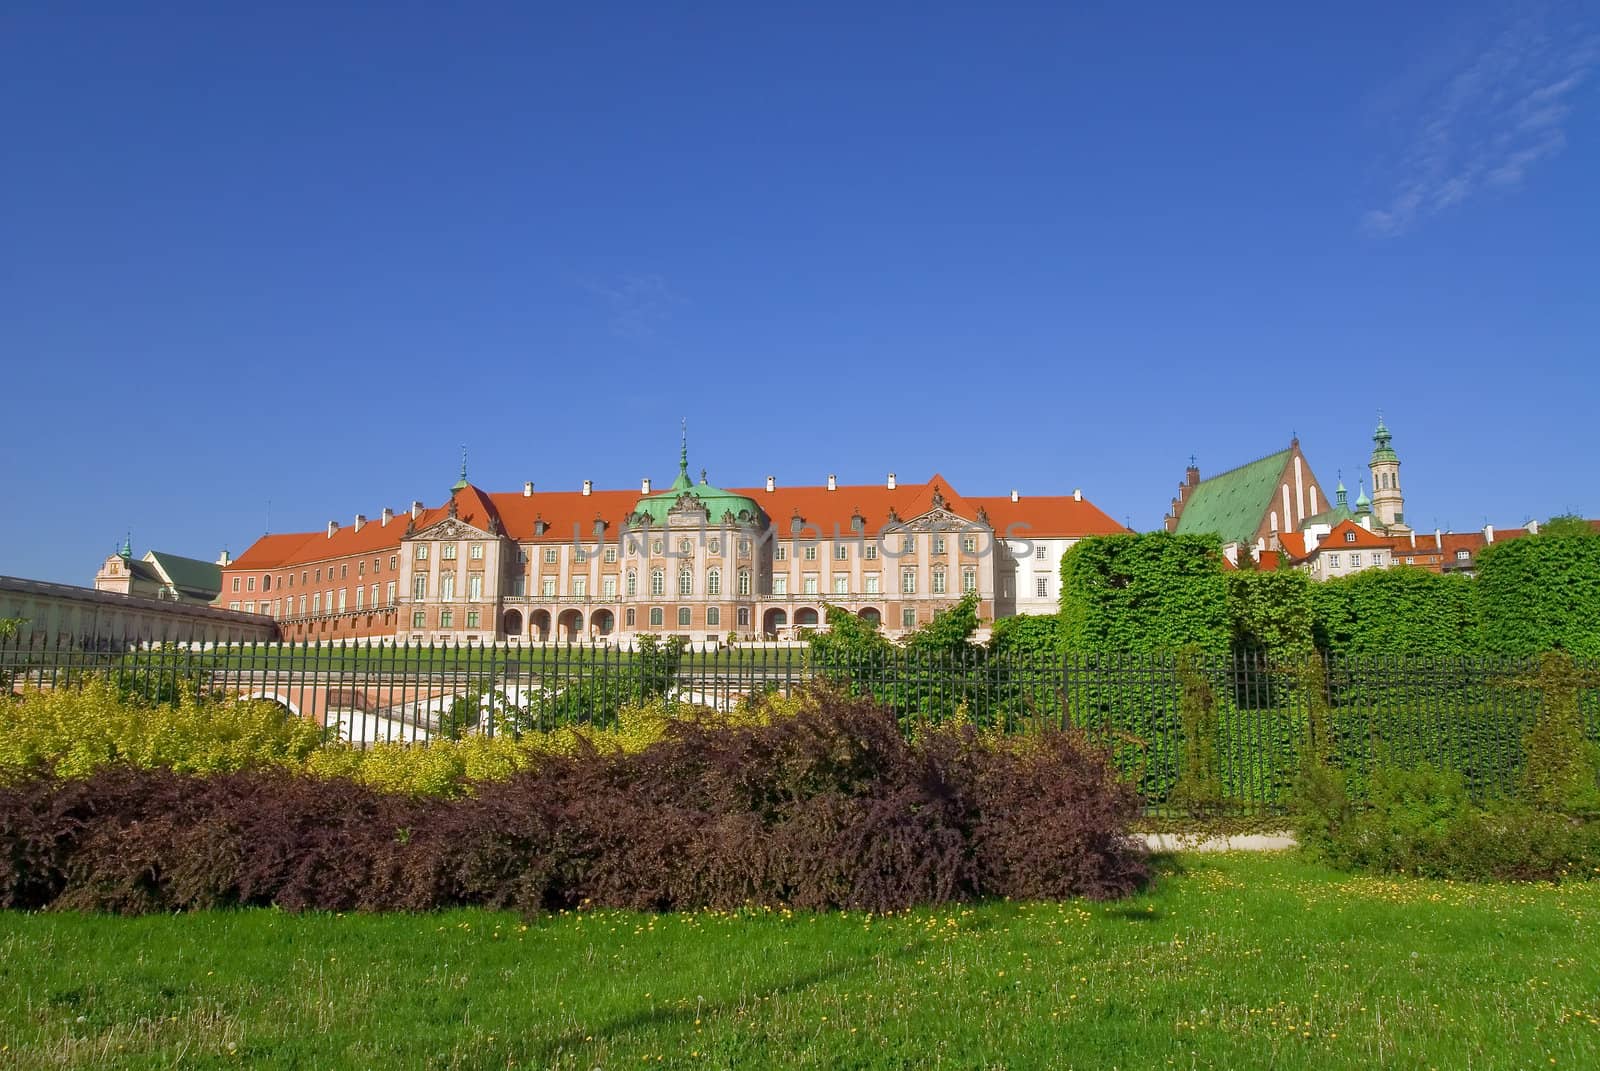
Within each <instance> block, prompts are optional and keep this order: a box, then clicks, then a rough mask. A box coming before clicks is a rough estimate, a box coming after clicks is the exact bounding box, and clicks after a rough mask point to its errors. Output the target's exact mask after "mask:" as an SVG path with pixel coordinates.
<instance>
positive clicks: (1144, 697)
mask: <svg viewBox="0 0 1600 1071" xmlns="http://www.w3.org/2000/svg"><path fill="white" fill-rule="evenodd" d="M1576 668H1577V669H1578V670H1579V671H1580V673H1579V676H1580V677H1581V679H1582V680H1584V681H1585V682H1587V683H1586V685H1585V686H1584V687H1581V688H1580V689H1579V696H1578V701H1579V705H1580V711H1581V715H1582V717H1583V718H1584V722H1585V725H1586V728H1587V731H1588V733H1589V736H1590V738H1591V739H1592V740H1600V663H1590V664H1580V665H1579V666H1577V667H1576ZM90 679H108V680H110V681H112V682H113V683H114V684H115V685H116V686H117V687H118V688H119V689H121V690H123V691H124V692H126V693H127V694H129V695H134V696H139V697H141V698H144V699H149V700H170V699H175V698H176V697H177V696H179V695H180V694H182V693H183V692H184V691H185V690H190V691H192V692H195V693H197V694H202V695H229V696H250V697H258V698H263V699H268V700H271V701H273V702H276V703H278V704H280V705H281V706H283V707H284V708H285V709H286V710H288V711H290V712H291V713H293V714H295V715H298V716H302V717H307V718H311V719H314V720H315V721H317V722H318V723H319V724H322V725H324V726H326V727H327V728H328V729H329V732H330V735H337V736H338V737H339V738H340V739H343V740H346V741H348V742H350V743H351V744H353V745H356V746H366V745H370V744H373V743H376V742H405V743H418V744H425V743H426V742H428V741H429V740H432V739H437V738H439V737H440V736H447V735H457V734H459V733H462V732H469V733H481V734H485V735H503V734H507V733H511V734H518V733H525V732H538V731H545V730H550V729H553V728H557V727H561V726H565V725H596V726H605V725H608V724H610V723H612V722H613V721H614V720H615V719H616V717H617V715H618V711H619V710H621V709H623V708H624V707H625V706H626V705H627V704H629V703H635V702H640V701H643V700H646V699H650V698H652V697H661V698H664V699H666V700H668V701H670V702H682V703H692V704H696V705H702V706H707V707H712V708H716V709H720V710H730V709H734V708H736V707H738V706H739V705H740V704H742V703H748V702H750V701H751V700H752V699H753V698H754V697H756V696H758V695H760V694H762V693H768V692H778V693H782V694H785V695H788V694H792V693H794V692H795V691H796V690H797V689H799V688H801V687H802V686H804V685H805V684H807V683H808V682H811V681H814V680H818V679H822V680H825V681H828V682H831V683H832V684H834V685H835V686H837V687H840V688H844V689H847V690H849V691H852V692H855V693H857V694H863V695H869V696H871V697H873V698H875V699H876V700H878V701H879V702H882V703H883V704H885V705H887V706H888V707H889V708H891V709H892V710H893V711H894V712H895V714H896V716H897V717H898V718H899V719H900V720H901V722H902V724H903V725H904V726H905V727H906V729H907V731H908V732H915V731H917V730H918V729H919V728H920V727H923V726H928V725H934V724H939V723H945V722H950V721H953V720H960V721H965V722H968V723H970V724H972V725H974V726H976V727H978V728H979V729H983V730H986V731H995V732H1012V733H1015V732H1026V731H1029V730H1030V729H1033V728H1037V727H1040V726H1059V725H1071V726H1075V727H1077V728H1080V729H1082V730H1084V731H1085V732H1086V733H1088V734H1089V735H1090V736H1091V737H1092V738H1093V739H1095V740H1096V741H1098V742H1099V743H1101V744H1102V745H1103V746H1105V747H1106V748H1107V749H1108V750H1109V751H1110V753H1111V754H1112V756H1113V758H1114V761H1115V762H1116V764H1117V766H1118V768H1119V769H1120V770H1122V771H1123V772H1124V773H1125V774H1126V775H1127V776H1128V777H1129V778H1131V779H1132V780H1133V781H1134V782H1135V784H1136V785H1137V786H1138V788H1139V791H1140V792H1141V794H1142V795H1143V797H1144V799H1145V800H1146V802H1147V804H1148V805H1149V806H1150V808H1151V809H1152V811H1153V812H1154V813H1157V814H1161V813H1178V812H1179V811H1180V810H1187V811H1193V810H1194V809H1195V807H1196V799H1197V797H1195V796H1194V795H1193V793H1192V791H1191V790H1192V788H1193V786H1192V785H1190V786H1188V787H1187V788H1186V787H1184V786H1183V785H1182V784H1181V782H1183V781H1184V779H1185V777H1186V775H1187V776H1189V777H1190V778H1193V777H1194V776H1195V775H1196V770H1195V769H1194V763H1195V759H1194V758H1193V756H1194V755H1198V754H1200V750H1198V749H1192V748H1191V746H1190V744H1191V741H1192V740H1193V739H1195V738H1196V734H1199V733H1204V734H1209V735H1210V736H1211V737H1212V742H1213V744H1214V747H1213V748H1211V749H1208V750H1209V753H1210V755H1211V757H1210V758H1209V759H1208V763H1209V765H1208V766H1207V768H1206V769H1205V770H1203V771H1199V773H1200V774H1202V775H1204V776H1203V780H1204V781H1205V782H1206V784H1208V785H1209V786H1210V788H1209V792H1210V795H1209V796H1205V797H1203V798H1201V799H1200V804H1201V805H1202V806H1203V809H1204V810H1205V811H1207V812H1208V813H1225V814H1244V815H1251V814H1269V813H1275V812H1277V811H1280V810H1281V809H1282V807H1283V806H1284V805H1285V803H1286V801H1287V799H1288V796H1289V793H1290V791H1291V789H1292V786H1293V783H1294V780H1295V778H1296V776H1297V773H1298V771H1299V769H1300V763H1301V761H1302V758H1303V757H1304V756H1305V755H1306V754H1307V749H1308V748H1309V747H1313V746H1315V747H1320V748H1321V749H1322V753H1324V754H1325V755H1326V756H1327V757H1328V758H1329V759H1331V760H1332V761H1333V762H1334V763H1335V764H1337V765H1339V766H1340V767H1342V768H1343V769H1344V770H1345V771H1346V775H1347V777H1348V778H1349V780H1350V782H1351V784H1352V786H1353V787H1354V788H1355V790H1356V791H1358V792H1359V791H1360V790H1361V789H1362V787H1363V786H1364V783H1365V778H1366V777H1367V776H1368V774H1369V772H1370V771H1371V770H1372V769H1373V768H1374V766H1375V765H1376V764H1378V763H1379V762H1380V761H1388V762H1395V763H1400V764H1412V763H1416V762H1424V761H1425V762H1431V763H1434V764H1436V765H1440V766H1445V767H1450V768H1453V769H1456V770H1460V771H1461V772H1462V774H1463V775H1464V777H1465V778H1466V781H1467V783H1468V785H1469V786H1470V787H1471V788H1472V790H1473V791H1474V792H1476V793H1478V794H1479V795H1484V796H1487V795H1492V794H1496V793H1506V792H1510V791H1513V790H1514V789H1515V787H1516V783H1517V778H1518V776H1519V773H1520V769H1521V764H1522V748H1523V745H1522V741H1523V738H1524V735H1525V734H1526V732H1527V729H1528V727H1529V726H1530V724H1531V723H1532V720H1533V718H1534V717H1536V716H1537V714H1538V712H1539V710H1540V709H1541V704H1543V703H1545V702H1546V701H1547V697H1546V696H1545V694H1544V692H1543V690H1542V687H1541V682H1540V676H1539V662H1538V660H1537V659H1503V658H1488V657H1485V658H1328V657H1316V658H1311V659H1305V660H1290V661H1273V660H1266V659H1258V658H1243V657H1204V656H1186V657H1176V656H1173V657H1168V656H1152V655H1137V656H1136V655H1117V654H1079V653H1072V654H1054V655H1053V654H995V653H991V652H987V651H983V650H981V649H968V650H963V651H961V652H957V653H949V654H946V653H928V652H925V651H917V650H913V649H908V648H894V649H891V650H887V651H878V652H875V653H873V654H872V655H870V656H860V657H853V658H852V657H839V658H832V659H822V658H820V657H819V656H818V655H817V654H815V653H813V651H812V650H810V649H809V648H806V647H803V646H797V645H762V644H754V645H739V646H733V647H728V646H710V647H706V648H699V647H690V648H685V649H682V650H679V649H677V648H676V647H671V646H660V647H650V646H649V645H645V646H642V647H637V648H629V647H626V646H566V645H554V644H551V645H531V646H529V645H523V646H516V645H504V644H470V645H459V646H457V645H428V644H423V645H415V644H405V643H397V644H381V645H380V644H372V645H328V644H240V645H202V644H148V643H146V644H138V645H130V644H128V643H126V642H122V641H117V642H113V641H105V640H98V639H92V638H90V639H67V638H64V637H59V638H55V639H44V638H34V637H27V636H20V637H11V638H9V639H3V640H0V690H4V691H13V692H18V691H24V690H26V689H29V688H60V687H66V686H72V685H75V684H77V683H79V682H82V681H86V680H90ZM1185 695H1188V696H1189V697H1190V698H1189V700H1188V702H1187V703H1186V702H1185V700H1184V697H1185ZM1197 697H1198V698H1197Z"/></svg>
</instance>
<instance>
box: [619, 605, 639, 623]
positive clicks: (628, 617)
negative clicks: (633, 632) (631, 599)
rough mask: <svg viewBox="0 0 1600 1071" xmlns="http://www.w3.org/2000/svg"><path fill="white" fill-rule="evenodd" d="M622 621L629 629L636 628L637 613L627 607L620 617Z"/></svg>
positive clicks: (637, 621)
mask: <svg viewBox="0 0 1600 1071" xmlns="http://www.w3.org/2000/svg"><path fill="white" fill-rule="evenodd" d="M622 620H623V621H625V622H626V623H627V625H628V627H629V628H634V627H636V626H637V625H638V624H639V611H637V610H635V609H634V608H633V607H631V606H630V607H628V609H627V611H626V612H625V613H624V614H623V615H622Z"/></svg>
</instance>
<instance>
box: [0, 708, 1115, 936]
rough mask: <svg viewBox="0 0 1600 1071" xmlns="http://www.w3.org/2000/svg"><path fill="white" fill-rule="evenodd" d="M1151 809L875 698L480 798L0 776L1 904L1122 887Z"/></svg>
mask: <svg viewBox="0 0 1600 1071" xmlns="http://www.w3.org/2000/svg"><path fill="white" fill-rule="evenodd" d="M1137 811H1138V802H1137V799H1136V798H1135V796H1134V795H1133V793H1132V791H1131V790H1130V789H1129V788H1127V787H1126V786H1124V785H1121V784H1120V783H1119V782H1118V781H1117V780H1116V778H1115V775H1114V774H1113V772H1112V771H1111V769H1110V768H1109V766H1108V765H1107V763H1106V761H1105V759H1104V757H1103V756H1102V755H1101V754H1099V753H1098V752H1095V751H1093V750H1091V749H1090V748H1088V747H1087V746H1086V745H1085V744H1084V743H1083V742H1082V741H1081V740H1080V739H1079V738H1078V737H1076V736H1072V735H1068V734H1063V733H1046V734H1042V735H1040V736H1038V737H1030V738H1019V739H1014V740H1006V741H1001V742H999V743H990V742H986V741H985V740H984V738H982V737H980V736H979V735H978V734H977V733H975V732H974V731H973V730H972V729H970V728H949V729H943V730H938V731H930V732H927V733H925V734H923V735H922V736H920V737H919V738H918V739H917V740H914V741H910V740H907V739H906V738H905V736H904V735H903V734H902V733H901V732H900V729H899V727H898V725H897V724H896V722H895V719H894V717H893V716H892V715H891V714H890V713H889V712H888V711H885V710H884V709H882V708H880V707H878V706H876V705H874V704H872V703H871V702H870V701H868V700H861V699H851V698H848V697H844V696H839V695H832V696H827V697H824V698H822V699H820V700H819V701H817V702H815V703H811V704H807V705H805V706H802V707H801V708H800V709H799V710H797V711H796V712H795V714H794V715H793V716H792V717H788V718H783V719H778V720H775V721H773V722H771V723H770V724H766V725H755V726H744V727H733V728H729V727H724V726H719V725H713V724H710V723H709V722H704V721H694V720H690V721H673V722H671V723H669V724H668V725H667V726H666V732H665V738H664V739H663V740H661V741H660V742H659V743H656V744H654V745H652V746H650V747H647V748H645V749H644V750H642V751H639V752H635V753H627V752H622V751H615V750H613V751H601V750H599V749H597V748H596V747H594V746H593V745H592V744H590V743H589V742H588V741H587V740H584V739H582V738H579V740H578V742H577V746H576V750H575V751H574V753H572V754H566V755H547V756H544V757H543V758H542V759H541V761H540V762H538V763H536V764H534V765H532V766H530V767H528V768H526V769H522V770H519V771H517V772H515V773H514V774H512V776H511V777H509V778H508V779H507V780H504V781H500V782H493V783H487V784H484V785H481V786H479V788H478V791H477V793H476V794H475V795H471V796H465V797H460V798H454V799H434V798H421V797H415V796H412V795H407V794H402V793H393V792H383V791H378V790H376V789H375V788H373V787H371V786H369V785H363V784H358V783H356V782H355V781H352V780H349V779H346V778H312V777H305V776H303V775H296V774H293V773H290V772H288V771H285V770H282V769H271V768H264V769H257V770H249V771H243V772H237V773H227V774H218V775H213V776H210V777H198V776H193V775H185V774H178V773H174V772H172V771H168V770H139V769H133V768H131V767H129V766H126V765H117V766H111V767H107V768H104V769H101V770H98V771H96V772H95V773H93V774H91V775H89V776H88V777H85V778H79V779H69V780H62V779H54V778H36V779H33V780H30V781H27V782H25V783H22V784H17V785H12V786H9V787H5V788H0V902H3V903H4V905H5V906H12V907H29V908H38V907H46V906H49V907H62V908H77V909H90V910H103V911H117V912H123V913H139V912H149V911H168V910H187V909H194V908H208V907H217V906H225V905H234V904H275V905H278V906H280V907H283V908H286V909H289V910H305V909H320V910H352V909H360V910H380V909H406V910H420V909H428V908H437V907H445V906H452V905H468V904H474V905H484V906H489V907H506V908H515V909H518V910H521V911H525V912H536V911H543V910H550V909H555V908H576V907H582V906H585V905H594V906H607V907H622V908H636V909H644V910H672V909H688V908H698V907H720V908H733V907H738V906H741V905H744V904H752V903H754V904H772V905H776V904H789V905H794V906H798V907H804V908H812V909H824V908H854V909H865V910H873V911H887V910H894V909H899V908H905V907H909V906H912V905H913V904H919V903H944V902H948V901H953V900H969V899H973V898H975V897H978V896H983V895H1007V896H1029V897H1034V896H1052V897H1056V896H1066V895H1087V896H1115V895H1119V894H1121V893H1125V892H1127V891H1129V890H1131V889H1132V888H1134V887H1135V886H1136V885H1138V884H1139V882H1141V881H1142V880H1143V879H1144V877H1145V868H1144V862H1143V857H1142V854H1141V853H1140V852H1139V851H1138V850H1137V849H1135V848H1134V847H1133V846H1132V844H1131V843H1130V842H1129V841H1128V839H1127V838H1126V836H1125V830H1126V826H1127V823H1128V822H1129V821H1130V820H1131V819H1132V818H1133V816H1134V815H1135V814H1137Z"/></svg>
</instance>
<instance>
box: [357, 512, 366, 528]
mask: <svg viewBox="0 0 1600 1071" xmlns="http://www.w3.org/2000/svg"><path fill="white" fill-rule="evenodd" d="M366 524H367V515H366V514H365V513H358V514H356V531H358V532H359V531H361V529H362V528H365V527H366Z"/></svg>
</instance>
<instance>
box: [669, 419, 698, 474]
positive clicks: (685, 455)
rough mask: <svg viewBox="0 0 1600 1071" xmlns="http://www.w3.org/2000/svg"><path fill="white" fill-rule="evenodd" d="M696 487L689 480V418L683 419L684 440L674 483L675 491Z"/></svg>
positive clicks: (679, 450)
mask: <svg viewBox="0 0 1600 1071" xmlns="http://www.w3.org/2000/svg"><path fill="white" fill-rule="evenodd" d="M693 486H694V481H693V480H691V479H690V478H689V418H688V417H684V418H683V440H682V444H681V445H680V446H679V447H678V478H677V479H676V480H673V481H672V489H673V490H674V491H687V490H689V488H691V487H693Z"/></svg>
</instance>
